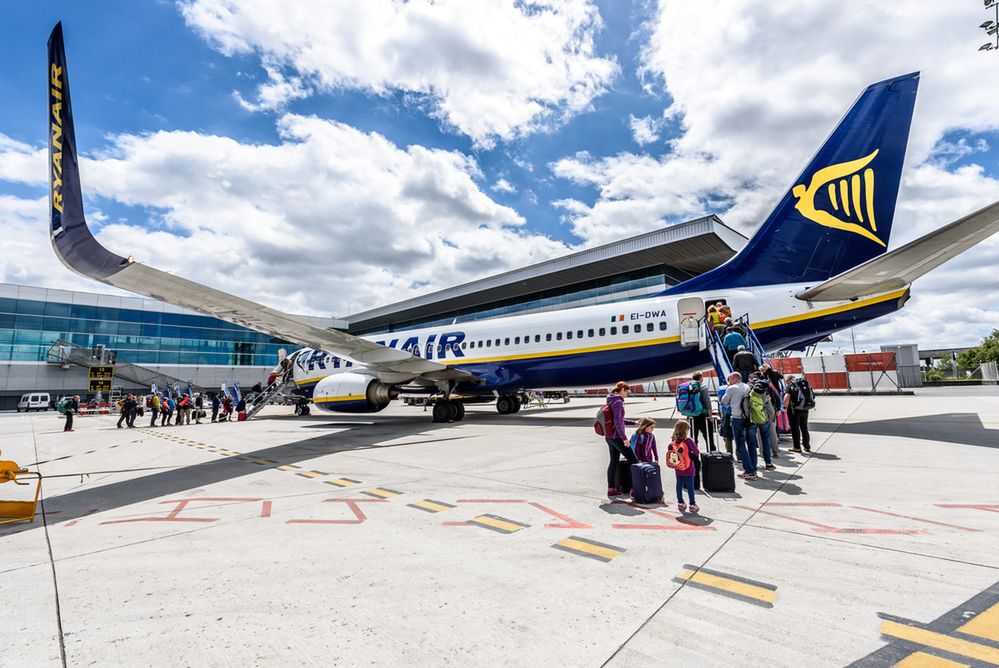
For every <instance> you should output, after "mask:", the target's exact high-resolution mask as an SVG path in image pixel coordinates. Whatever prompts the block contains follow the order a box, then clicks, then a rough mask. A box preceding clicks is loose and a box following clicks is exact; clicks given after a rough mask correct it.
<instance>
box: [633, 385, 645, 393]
mask: <svg viewBox="0 0 999 668" xmlns="http://www.w3.org/2000/svg"><path fill="white" fill-rule="evenodd" d="M631 391H632V392H638V393H639V394H641V393H643V392H645V388H643V387H642V386H641V385H632V386H631Z"/></svg>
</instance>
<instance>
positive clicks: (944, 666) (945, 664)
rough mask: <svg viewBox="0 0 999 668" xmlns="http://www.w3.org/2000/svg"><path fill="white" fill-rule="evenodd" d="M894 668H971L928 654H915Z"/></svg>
mask: <svg viewBox="0 0 999 668" xmlns="http://www.w3.org/2000/svg"><path fill="white" fill-rule="evenodd" d="M894 668H969V666H968V664H966V663H958V662H957V661H951V660H950V659H942V658H940V657H939V656H933V655H932V654H927V653H926V652H914V653H912V654H910V655H909V656H907V657H905V658H904V659H902V660H901V661H899V662H898V663H896V664H895V666H894Z"/></svg>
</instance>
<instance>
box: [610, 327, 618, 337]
mask: <svg viewBox="0 0 999 668" xmlns="http://www.w3.org/2000/svg"><path fill="white" fill-rule="evenodd" d="M610 332H611V336H614V335H615V334H617V327H611V330H610Z"/></svg>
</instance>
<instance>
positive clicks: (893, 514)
mask: <svg viewBox="0 0 999 668" xmlns="http://www.w3.org/2000/svg"><path fill="white" fill-rule="evenodd" d="M850 507H851V508H853V509H855V510H864V511H867V512H869V513H878V514H880V515H890V516H892V517H902V518H905V519H907V520H914V521H916V522H925V523H927V524H939V525H940V526H942V527H950V528H952V529H960V530H961V531H981V529H971V528H969V527H963V526H961V525H960V524H951V523H950V522H937V521H936V520H927V519H924V518H922V517H912V516H911V515H899V514H898V513H890V512H888V511H887V510H877V509H875V508H864V507H863V506H850Z"/></svg>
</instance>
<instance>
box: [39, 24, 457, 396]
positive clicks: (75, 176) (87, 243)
mask: <svg viewBox="0 0 999 668" xmlns="http://www.w3.org/2000/svg"><path fill="white" fill-rule="evenodd" d="M46 74H47V75H48V76H47V80H48V81H47V83H48V88H49V125H50V127H51V131H50V135H49V167H48V169H49V184H50V190H49V211H50V220H51V228H50V234H51V239H52V247H53V248H54V249H55V252H56V255H57V256H58V257H59V259H60V260H61V261H62V263H63V264H64V265H66V266H67V267H68V268H69V269H71V270H72V271H74V272H76V273H78V274H80V275H81V276H85V277H87V278H92V279H94V280H97V281H101V282H102V283H106V284H108V285H113V286H114V287H116V288H121V289H123V290H128V291H129V292H135V293H138V294H140V295H145V296H147V297H152V298H153V299H159V300H161V301H164V302H168V303H170V304H175V305H177V306H183V307H185V308H189V309H191V310H192V311H197V312H198V313H203V314H205V315H209V316H213V317H216V318H219V319H221V320H225V321H227V322H232V323H235V324H237V325H242V326H244V327H248V328H250V329H253V330H256V331H258V332H263V333H265V334H270V335H271V336H275V337H278V338H281V339H285V340H287V341H291V342H293V343H298V344H301V345H303V346H309V347H314V348H321V349H323V350H325V351H327V352H330V353H333V354H335V355H339V356H343V357H348V358H350V359H351V360H354V361H355V362H357V363H359V364H363V365H364V366H366V367H368V368H369V369H371V370H372V371H374V372H376V373H379V374H387V375H389V374H395V375H396V376H409V377H410V378H415V377H417V376H423V377H425V378H429V379H432V380H445V379H459V378H460V379H471V378H474V376H473V375H472V374H469V373H468V372H465V371H460V370H458V369H453V368H450V367H448V366H445V365H443V364H440V363H438V362H435V361H432V360H427V359H424V358H422V357H419V356H417V355H413V354H412V353H410V352H408V351H405V350H397V349H395V348H389V347H387V346H384V345H381V344H378V343H374V342H372V341H367V340H365V339H361V338H358V337H356V336H351V335H350V334H346V333H344V332H339V331H336V330H332V329H326V328H324V327H320V326H318V325H315V324H312V323H310V322H308V321H307V320H304V319H303V318H300V317H296V316H294V315H290V314H287V313H282V312H281V311H278V310H275V309H272V308H268V307H266V306H263V305H262V304H257V303H255V302H252V301H250V300H248V299H243V298H241V297H237V296H235V295H231V294H228V293H225V292H222V291H221V290H216V289H214V288H210V287H208V286H205V285H201V284H199V283H195V282H193V281H189V280H187V279H184V278H181V277H179V276H174V275H173V274H169V273H167V272H165V271H160V270H159V269H154V268H153V267H149V266H146V265H144V264H140V263H138V262H135V261H134V260H133V259H132V258H131V257H127V258H126V257H122V256H120V255H116V254H114V253H112V252H111V251H109V250H108V249H106V248H105V247H104V246H102V245H101V244H100V242H98V241H97V239H95V238H94V236H93V234H91V232H90V228H89V227H88V226H87V221H86V218H85V217H84V213H83V193H82V188H81V186H80V174H79V164H78V160H77V153H76V137H75V131H74V127H73V112H72V106H71V105H70V94H69V77H68V72H67V70H66V54H65V50H64V47H63V37H62V24H61V23H60V24H58V25H56V27H55V29H54V30H53V31H52V36H51V37H50V38H49V68H48V71H47V72H46Z"/></svg>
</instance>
